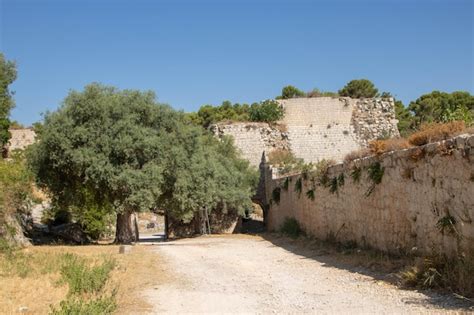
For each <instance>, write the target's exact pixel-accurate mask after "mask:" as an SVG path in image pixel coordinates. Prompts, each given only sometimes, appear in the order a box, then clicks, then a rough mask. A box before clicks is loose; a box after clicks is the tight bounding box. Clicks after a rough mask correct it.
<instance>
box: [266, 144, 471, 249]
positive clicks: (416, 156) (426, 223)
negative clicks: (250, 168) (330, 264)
mask: <svg viewBox="0 0 474 315" xmlns="http://www.w3.org/2000/svg"><path fill="white" fill-rule="evenodd" d="M377 163H380V166H381V168H384V171H383V176H382V179H381V182H380V183H379V184H374V180H373V179H371V178H370V176H369V171H368V170H369V168H372V169H374V168H375V167H376V166H377V165H378V164H377ZM359 169H360V173H359V174H360V177H359V180H357V176H356V174H357V170H359ZM267 170H268V172H267V173H266V189H267V195H268V196H272V194H271V192H272V191H273V190H274V189H275V188H276V187H282V186H284V182H285V181H286V180H287V178H286V177H282V178H273V177H274V176H272V172H271V169H270V168H267ZM327 174H328V179H329V181H328V183H329V184H328V186H329V187H328V186H326V187H323V186H321V185H314V184H313V183H312V181H311V176H309V177H308V179H307V180H304V179H303V178H302V177H303V176H302V175H301V174H298V175H293V176H291V177H288V184H289V185H288V190H285V189H284V188H281V189H280V201H279V203H277V202H276V201H272V202H271V207H270V209H269V211H268V213H267V217H266V219H267V222H266V223H267V227H268V228H269V229H270V230H278V229H279V227H280V226H281V224H282V223H283V222H284V220H285V218H287V217H289V218H295V219H296V220H297V221H298V222H299V223H300V225H301V226H302V228H303V229H304V230H305V231H306V232H307V233H308V234H310V235H314V236H316V237H318V238H321V239H325V238H327V237H332V238H336V239H337V240H338V241H341V242H349V241H355V242H356V243H357V244H358V245H361V246H369V247H373V248H377V249H380V250H383V251H387V252H394V253H400V252H403V253H406V252H410V253H414V254H430V253H446V254H448V255H452V254H454V253H456V252H459V251H461V250H467V249H470V250H474V136H473V135H463V136H459V137H457V138H455V139H452V140H447V141H443V142H438V143H431V144H428V145H425V146H423V147H415V148H410V149H406V150H401V151H395V152H390V153H386V154H384V155H382V156H379V157H376V156H373V157H368V158H364V159H360V160H356V161H353V162H351V163H345V164H342V163H341V164H337V165H335V166H332V167H330V168H329V169H328V173H327ZM300 178H301V181H302V189H301V192H298V191H297V190H295V184H296V182H297V181H298V180H299V179H300ZM335 178H336V179H337V185H334V181H335ZM342 178H343V180H342V182H341V179H342ZM354 178H355V179H354ZM331 186H332V187H333V188H332V192H331ZM334 188H336V189H334ZM312 189H314V200H311V198H310V197H309V196H308V191H309V190H312ZM269 198H271V197H269ZM267 202H269V203H270V200H267ZM453 220H454V221H453ZM450 222H454V224H451V223H450Z"/></svg>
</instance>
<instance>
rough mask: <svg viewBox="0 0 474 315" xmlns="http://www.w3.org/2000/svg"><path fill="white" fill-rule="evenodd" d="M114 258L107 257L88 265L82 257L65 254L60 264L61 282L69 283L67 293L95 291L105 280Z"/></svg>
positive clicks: (112, 265) (97, 290)
mask: <svg viewBox="0 0 474 315" xmlns="http://www.w3.org/2000/svg"><path fill="white" fill-rule="evenodd" d="M114 267H115V260H113V259H107V260H105V261H104V262H103V263H102V264H100V265H96V266H92V267H90V266H89V264H88V263H87V261H86V260H85V259H84V258H81V257H79V256H77V255H73V254H65V255H64V257H63V264H62V266H61V282H62V283H67V284H68V285H69V295H71V294H81V293H97V292H99V291H100V290H101V289H102V288H103V287H104V285H105V283H106V282H107V279H108V277H109V273H110V272H111V271H112V270H113V269H114Z"/></svg>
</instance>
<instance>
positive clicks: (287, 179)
mask: <svg viewBox="0 0 474 315" xmlns="http://www.w3.org/2000/svg"><path fill="white" fill-rule="evenodd" d="M289 185H290V178H289V177H287V178H285V181H284V182H283V189H284V190H286V191H288V186H289Z"/></svg>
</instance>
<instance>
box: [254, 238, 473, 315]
mask: <svg viewBox="0 0 474 315" xmlns="http://www.w3.org/2000/svg"><path fill="white" fill-rule="evenodd" d="M259 235H260V236H261V237H262V238H263V239H265V240H266V241H269V242H270V243H272V244H273V245H274V246H278V247H281V248H284V249H285V250H287V251H289V252H292V253H293V254H296V255H299V256H301V259H312V260H315V261H317V262H319V263H321V264H322V265H323V266H326V267H335V268H338V269H344V270H346V271H349V272H351V273H358V274H362V275H366V276H369V277H371V278H373V279H374V281H384V282H388V283H390V284H393V285H396V286H397V287H398V288H399V289H401V290H410V289H409V288H405V287H402V286H401V285H400V279H399V277H398V276H397V273H398V272H399V271H400V270H401V269H402V268H403V266H404V265H406V264H407V262H408V261H407V259H406V258H405V259H403V258H397V257H390V256H388V255H386V254H382V253H380V252H375V251H371V250H359V249H344V248H342V247H340V246H337V245H334V244H328V243H325V242H322V241H319V240H311V239H307V238H299V239H291V238H288V237H286V236H282V235H280V234H276V233H261V234H259ZM417 291H418V292H420V293H422V294H424V295H425V296H426V297H427V299H423V300H419V299H413V300H404V301H403V302H404V303H407V304H418V305H420V304H421V305H423V304H424V305H426V304H428V303H429V304H431V305H434V306H436V307H439V308H442V309H445V310H456V311H467V312H469V313H470V312H472V311H474V302H472V301H470V300H467V299H463V298H458V297H456V296H455V295H454V294H452V293H449V292H438V291H434V290H417Z"/></svg>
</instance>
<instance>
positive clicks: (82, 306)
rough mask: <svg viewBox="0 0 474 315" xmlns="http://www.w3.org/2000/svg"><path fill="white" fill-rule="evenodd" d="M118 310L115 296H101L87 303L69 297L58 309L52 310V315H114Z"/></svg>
mask: <svg viewBox="0 0 474 315" xmlns="http://www.w3.org/2000/svg"><path fill="white" fill-rule="evenodd" d="M116 308H117V304H116V302H115V294H112V295H111V296H101V297H98V298H96V299H93V300H89V301H87V302H85V301H83V300H82V299H81V298H77V297H69V298H67V299H66V300H64V301H61V303H60V304H59V307H58V308H54V307H52V308H51V314H52V315H82V314H91V315H99V314H112V313H113V312H114V311H115V309H116Z"/></svg>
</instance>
